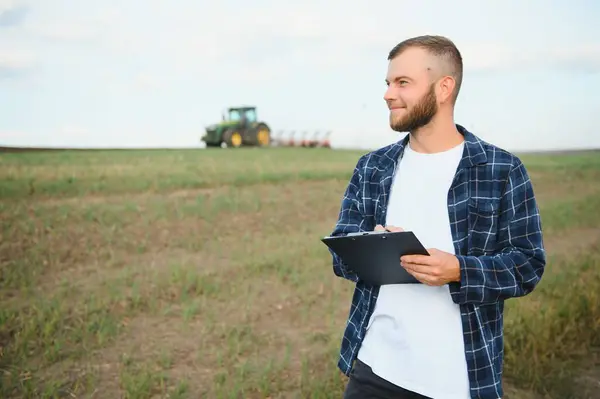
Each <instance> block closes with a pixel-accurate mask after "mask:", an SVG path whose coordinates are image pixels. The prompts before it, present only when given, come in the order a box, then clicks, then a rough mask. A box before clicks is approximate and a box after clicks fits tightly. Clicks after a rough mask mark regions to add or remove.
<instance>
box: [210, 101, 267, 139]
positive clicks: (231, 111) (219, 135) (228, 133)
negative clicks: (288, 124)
mask: <svg viewBox="0 0 600 399" xmlns="http://www.w3.org/2000/svg"><path fill="white" fill-rule="evenodd" d="M222 119H223V120H222V121H221V123H218V124H214V125H211V126H207V127H206V133H205V134H204V136H202V141H204V142H205V143H206V146H207V147H221V148H226V147H233V148H238V147H242V146H257V147H268V146H269V145H270V144H271V129H270V128H269V126H268V125H267V124H266V123H265V122H262V121H258V119H257V116H256V107H231V108H228V109H227V115H225V114H224V115H223V118H222Z"/></svg>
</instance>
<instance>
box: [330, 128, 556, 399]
mask: <svg viewBox="0 0 600 399" xmlns="http://www.w3.org/2000/svg"><path fill="white" fill-rule="evenodd" d="M456 126H457V128H458V130H459V131H460V133H461V134H462V135H463V136H464V138H465V148H464V152H463V156H462V159H461V160H460V162H459V165H458V168H457V172H456V175H455V178H454V181H453V183H452V185H451V187H450V190H449V192H448V214H449V216H450V224H451V230H452V237H453V241H454V249H455V251H456V255H457V257H458V260H459V264H460V275H461V277H460V283H459V282H453V283H450V284H449V286H450V293H451V297H452V301H454V302H455V303H457V304H459V306H460V311H461V319H462V325H463V337H464V343H465V357H466V360H467V366H468V375H469V381H470V392H471V398H480V399H491V398H501V397H502V395H503V387H502V367H503V354H504V339H503V311H504V301H505V300H506V299H508V298H515V297H520V296H524V295H527V294H528V293H530V292H531V291H532V290H533V289H534V287H535V286H536V285H537V283H538V282H539V281H540V279H541V277H542V274H543V272H544V267H545V264H546V254H545V250H544V246H543V240H542V228H541V220H540V214H539V209H538V206H537V203H536V200H535V196H534V192H533V187H532V184H531V181H530V180H529V176H528V174H527V171H526V169H525V166H524V165H523V163H522V162H521V160H520V159H519V158H518V157H516V156H515V155H513V154H511V153H509V152H507V151H505V150H502V149H500V148H498V147H496V146H494V145H491V144H489V143H486V142H485V141H483V140H481V139H479V138H478V137H477V136H475V135H474V134H473V133H471V132H469V131H467V130H466V129H465V128H464V127H462V126H460V125H456ZM407 143H408V135H407V136H406V137H405V138H404V139H402V140H400V141H398V142H396V143H394V144H391V145H389V146H386V147H384V148H381V149H379V150H376V151H373V152H370V153H368V154H365V155H363V156H361V157H360V159H359V160H358V163H357V165H356V167H355V169H354V172H353V175H352V178H351V180H350V182H349V184H348V187H347V188H346V191H345V193H344V197H343V200H342V203H341V210H340V213H339V219H338V221H337V224H336V225H335V228H334V230H333V232H332V233H331V235H332V236H339V235H345V234H348V233H351V232H359V231H372V230H374V228H375V226H376V225H377V224H381V225H385V220H386V209H387V201H388V198H389V192H390V186H391V184H392V180H393V177H394V173H395V170H396V166H397V165H398V162H399V159H400V158H401V156H402V154H403V150H404V147H405V146H406V145H407ZM425 184H426V183H425ZM330 253H331V255H332V257H333V271H334V273H335V275H337V276H339V277H343V278H346V279H348V280H350V281H353V282H355V283H356V288H355V290H354V295H353V298H352V305H351V307H350V312H349V318H348V321H347V324H346V329H345V331H344V336H343V339H342V343H341V350H340V358H339V362H338V367H339V368H340V369H341V370H342V371H343V372H344V374H346V375H349V373H350V371H351V369H352V364H353V362H354V360H355V359H356V356H357V353H358V350H359V348H360V345H361V343H362V340H363V338H364V336H365V332H366V326H367V323H368V321H369V318H370V317H371V314H372V312H373V309H374V306H375V302H376V300H377V295H378V293H379V287H378V286H372V285H369V284H367V283H365V282H364V281H362V280H360V279H359V278H358V277H357V276H356V274H354V273H353V272H352V271H351V270H348V268H347V267H346V265H345V264H344V263H343V262H342V261H341V259H340V258H339V257H338V256H337V255H336V254H335V253H334V252H333V251H331V250H330Z"/></svg>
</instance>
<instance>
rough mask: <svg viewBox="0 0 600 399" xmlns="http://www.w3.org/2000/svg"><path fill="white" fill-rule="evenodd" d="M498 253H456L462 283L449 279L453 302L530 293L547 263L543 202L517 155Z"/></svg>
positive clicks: (503, 209)
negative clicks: (468, 254) (479, 254)
mask: <svg viewBox="0 0 600 399" xmlns="http://www.w3.org/2000/svg"><path fill="white" fill-rule="evenodd" d="M498 218H499V221H498V223H499V229H498V244H499V247H500V248H502V250H501V251H500V252H499V253H497V254H494V255H486V256H464V255H458V256H457V258H458V261H459V265H460V283H458V282H453V283H450V287H451V289H452V290H451V292H452V299H453V301H454V302H455V303H459V304H465V303H475V304H485V303H494V302H497V301H500V300H504V299H508V298H511V297H519V296H524V295H527V294H529V293H530V292H531V291H533V289H534V288H535V287H536V285H537V284H538V282H539V281H540V279H541V278H542V275H543V273H544V268H545V265H546V253H545V250H544V245H543V238H542V227H541V218H540V212H539V208H538V205H537V202H536V199H535V195H534V192H533V186H532V183H531V180H530V178H529V175H528V173H527V170H526V169H525V166H524V165H523V163H522V162H521V160H519V159H518V158H516V157H515V161H514V162H513V166H512V167H511V170H510V172H509V176H508V180H507V184H506V189H505V191H504V194H503V197H502V199H501V213H500V215H499V216H498Z"/></svg>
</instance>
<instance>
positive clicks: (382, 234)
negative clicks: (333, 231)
mask: <svg viewBox="0 0 600 399" xmlns="http://www.w3.org/2000/svg"><path fill="white" fill-rule="evenodd" d="M321 241H322V242H323V243H324V244H325V245H327V247H329V248H330V249H331V250H332V251H333V252H334V253H335V254H337V255H338V256H339V257H340V258H341V259H342V261H343V262H344V263H345V264H346V265H347V266H348V269H349V270H351V271H353V272H355V273H356V274H357V275H358V277H359V278H360V279H361V280H363V281H365V282H367V283H369V284H372V285H386V284H421V282H420V281H419V280H417V279H416V278H414V277H413V276H412V275H411V274H410V273H408V272H407V271H406V269H404V268H403V267H402V265H401V264H400V257H401V256H404V255H427V256H429V253H428V252H427V250H426V249H425V247H424V246H423V244H422V243H421V242H420V241H419V239H418V238H417V237H416V236H415V234H414V233H413V232H412V231H400V232H390V231H365V232H360V233H350V234H348V235H345V236H328V237H323V238H321Z"/></svg>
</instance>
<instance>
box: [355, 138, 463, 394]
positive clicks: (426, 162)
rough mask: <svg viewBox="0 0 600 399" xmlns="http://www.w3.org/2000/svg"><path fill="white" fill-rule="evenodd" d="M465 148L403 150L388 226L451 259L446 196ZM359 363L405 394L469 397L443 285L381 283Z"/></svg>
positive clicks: (453, 310)
mask: <svg viewBox="0 0 600 399" xmlns="http://www.w3.org/2000/svg"><path fill="white" fill-rule="evenodd" d="M463 146H464V143H461V144H460V145H458V146H456V147H454V148H452V149H450V150H448V151H444V152H439V153H434V154H424V153H418V152H415V151H413V150H412V149H411V148H410V145H407V146H406V148H405V151H404V155H403V157H402V159H401V162H400V165H399V166H398V168H399V169H398V171H397V173H396V175H395V177H394V181H393V184H392V189H391V195H390V199H389V204H388V211H387V220H386V224H388V225H393V226H397V227H401V228H403V229H404V230H411V231H413V232H414V233H415V235H416V236H417V238H418V239H419V240H420V241H421V242H422V243H423V245H424V246H425V248H437V249H439V250H442V251H446V252H450V253H452V254H454V246H453V244H452V235H451V232H450V221H449V217H448V206H447V198H448V190H449V189H450V185H451V183H452V180H453V178H454V175H455V173H456V168H457V166H458V163H459V161H460V158H461V156H462V153H463ZM358 358H359V359H360V360H361V361H363V362H364V363H366V364H368V365H369V366H371V368H372V369H373V372H374V373H375V374H376V375H378V376H380V377H381V378H384V379H386V380H388V381H390V382H391V383H393V384H395V385H398V386H401V387H402V388H404V389H408V390H410V391H414V392H417V393H420V394H421V395H425V396H429V397H432V398H435V399H468V398H470V396H469V379H468V374H467V364H466V358H465V349H464V341H463V329H462V323H461V317H460V309H459V307H458V305H456V304H455V303H454V302H452V299H451V297H450V290H449V288H448V285H447V284H446V285H443V286H441V287H431V286H427V285H425V284H394V285H384V286H382V287H381V289H380V292H379V297H378V299H377V303H376V305H375V310H374V312H373V315H372V316H371V319H370V320H369V324H368V326H367V333H366V335H365V339H364V341H363V344H362V347H361V349H360V351H359V353H358Z"/></svg>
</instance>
